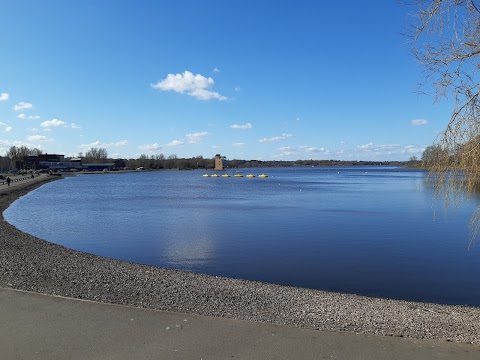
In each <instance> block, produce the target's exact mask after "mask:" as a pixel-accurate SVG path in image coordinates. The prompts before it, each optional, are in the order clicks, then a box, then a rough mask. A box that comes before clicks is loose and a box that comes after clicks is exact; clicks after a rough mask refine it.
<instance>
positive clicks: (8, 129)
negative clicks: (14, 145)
mask: <svg viewBox="0 0 480 360" xmlns="http://www.w3.org/2000/svg"><path fill="white" fill-rule="evenodd" d="M0 126H2V127H3V131H4V132H10V131H12V130H13V128H12V127H11V126H8V125H7V124H5V123H3V122H0Z"/></svg>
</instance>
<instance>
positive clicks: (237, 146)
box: [232, 142, 246, 148]
mask: <svg viewBox="0 0 480 360" xmlns="http://www.w3.org/2000/svg"><path fill="white" fill-rule="evenodd" d="M245 145H246V144H245V143H242V142H239V143H233V144H232V146H233V147H236V148H239V147H244V146H245Z"/></svg>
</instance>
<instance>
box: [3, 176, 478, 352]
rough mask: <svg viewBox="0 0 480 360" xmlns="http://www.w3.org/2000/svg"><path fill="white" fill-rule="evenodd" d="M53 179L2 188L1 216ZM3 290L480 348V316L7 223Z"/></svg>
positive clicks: (466, 310) (472, 311)
mask: <svg viewBox="0 0 480 360" xmlns="http://www.w3.org/2000/svg"><path fill="white" fill-rule="evenodd" d="M51 180H54V179H51V178H47V177H45V178H43V179H42V178H38V179H37V180H36V181H32V182H28V183H25V184H23V185H22V186H15V187H12V188H10V189H6V188H5V187H0V194H1V195H0V212H1V213H2V214H3V211H5V209H6V208H7V207H8V206H9V205H10V204H11V203H12V202H13V201H14V200H15V199H17V198H18V197H20V196H22V195H24V194H26V193H27V192H28V191H31V190H33V189H34V188H36V187H38V186H41V185H42V184H43V183H44V181H51ZM0 287H5V288H15V289H21V290H27V291H35V292H39V293H45V294H53V295H60V296H66V297H73V298H80V299H88V300H95V301H101V302H108V303H116V304H124V305H131V306H136V307H143V308H150V309H158V310H168V311H174V312H181V313H189V314H200V315H208V316H217V317H227V318H233V319H242V320H251V321H259V322H268V323H275V324H288V325H294V326H299V327H308V328H314V329H320V330H333V331H349V332H357V333H367V334H379V335H388V336H405V337H412V338H429V339H445V340H448V341H458V342H467V343H474V344H480V308H475V307H463V306H449V305H437V304H430V303H417V302H408V301H398V300H388V299H380V298H369V297H364V296H357V295H349V294H340V293H332V292H324V291H318V290H310V289H302V288H294V287H287V286H278V285H273V284H266V283H260V282H253V281H246V280H238V279H229V278H222V277H215V276H208V275H201V274H193V273H190V272H186V271H176V270H169V269H164V268H159V267H152V266H146V265H140V264H134V263H129V262H125V261H118V260H112V259H108V258H103V257H99V256H95V255H91V254H86V253H82V252H79V251H74V250H70V249H67V248H65V247H62V246H59V245H55V244H52V243H49V242H47V241H44V240H41V239H38V238H36V237H34V236H31V235H28V234H25V233H23V232H21V231H19V230H18V229H16V228H15V227H14V226H12V225H10V224H9V223H7V222H6V221H5V220H4V219H3V216H2V217H1V218H0Z"/></svg>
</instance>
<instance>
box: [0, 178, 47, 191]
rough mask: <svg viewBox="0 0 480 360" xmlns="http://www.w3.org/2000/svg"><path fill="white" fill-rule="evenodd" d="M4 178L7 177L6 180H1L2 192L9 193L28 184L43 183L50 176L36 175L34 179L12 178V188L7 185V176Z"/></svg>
mask: <svg viewBox="0 0 480 360" xmlns="http://www.w3.org/2000/svg"><path fill="white" fill-rule="evenodd" d="M4 176H5V179H2V180H0V191H2V192H5V191H8V190H9V189H14V188H19V187H22V186H25V185H26V184H28V183H32V182H37V181H43V180H45V178H47V177H48V176H49V175H48V174H40V175H35V177H34V178H33V179H32V178H31V177H30V176H29V175H15V176H10V179H11V180H12V182H11V183H10V186H9V185H7V181H6V175H4Z"/></svg>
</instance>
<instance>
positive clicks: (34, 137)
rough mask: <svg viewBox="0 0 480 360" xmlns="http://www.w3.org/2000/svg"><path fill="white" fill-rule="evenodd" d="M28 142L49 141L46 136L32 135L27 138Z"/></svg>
mask: <svg viewBox="0 0 480 360" xmlns="http://www.w3.org/2000/svg"><path fill="white" fill-rule="evenodd" d="M27 140H28V141H46V140H48V139H47V137H46V136H43V135H31V136H29V137H27Z"/></svg>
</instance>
